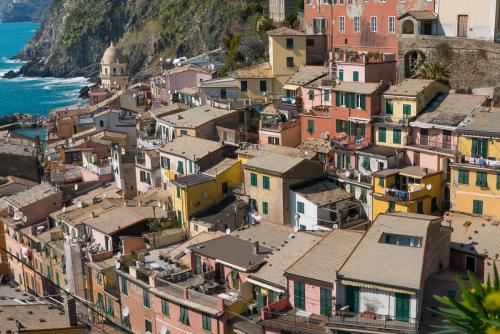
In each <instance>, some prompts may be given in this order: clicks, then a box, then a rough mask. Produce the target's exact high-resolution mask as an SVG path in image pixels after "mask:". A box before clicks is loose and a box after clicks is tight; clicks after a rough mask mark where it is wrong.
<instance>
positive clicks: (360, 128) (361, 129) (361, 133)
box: [359, 124, 365, 138]
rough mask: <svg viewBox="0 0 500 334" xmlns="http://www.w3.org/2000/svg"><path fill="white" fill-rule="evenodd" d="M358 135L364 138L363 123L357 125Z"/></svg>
mask: <svg viewBox="0 0 500 334" xmlns="http://www.w3.org/2000/svg"><path fill="white" fill-rule="evenodd" d="M359 136H360V137H361V138H365V125H364V124H360V125H359Z"/></svg>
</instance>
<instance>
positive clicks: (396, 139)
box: [392, 129, 401, 144]
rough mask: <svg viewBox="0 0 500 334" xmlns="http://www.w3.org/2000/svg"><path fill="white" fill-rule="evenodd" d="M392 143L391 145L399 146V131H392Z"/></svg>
mask: <svg viewBox="0 0 500 334" xmlns="http://www.w3.org/2000/svg"><path fill="white" fill-rule="evenodd" d="M392 142H393V144H401V129H393V130H392Z"/></svg>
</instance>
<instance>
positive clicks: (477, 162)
mask: <svg viewBox="0 0 500 334" xmlns="http://www.w3.org/2000/svg"><path fill="white" fill-rule="evenodd" d="M456 163H457V164H469V165H474V166H476V167H481V168H488V169H500V161H497V160H493V159H483V158H481V157H479V158H475V157H470V156H465V155H459V156H458V158H457V159H456Z"/></svg>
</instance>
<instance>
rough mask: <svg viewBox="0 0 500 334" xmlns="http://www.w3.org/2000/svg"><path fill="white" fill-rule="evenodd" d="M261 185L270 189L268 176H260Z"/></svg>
mask: <svg viewBox="0 0 500 334" xmlns="http://www.w3.org/2000/svg"><path fill="white" fill-rule="evenodd" d="M262 186H263V187H264V189H267V190H269V189H271V182H270V181H269V176H265V175H264V176H262Z"/></svg>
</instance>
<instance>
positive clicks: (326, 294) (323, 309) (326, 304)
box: [319, 288, 332, 317]
mask: <svg viewBox="0 0 500 334" xmlns="http://www.w3.org/2000/svg"><path fill="white" fill-rule="evenodd" d="M319 295H320V302H319V305H320V307H319V308H320V314H321V315H324V316H326V317H327V316H329V315H331V312H332V290H330V289H327V288H320V290H319Z"/></svg>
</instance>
